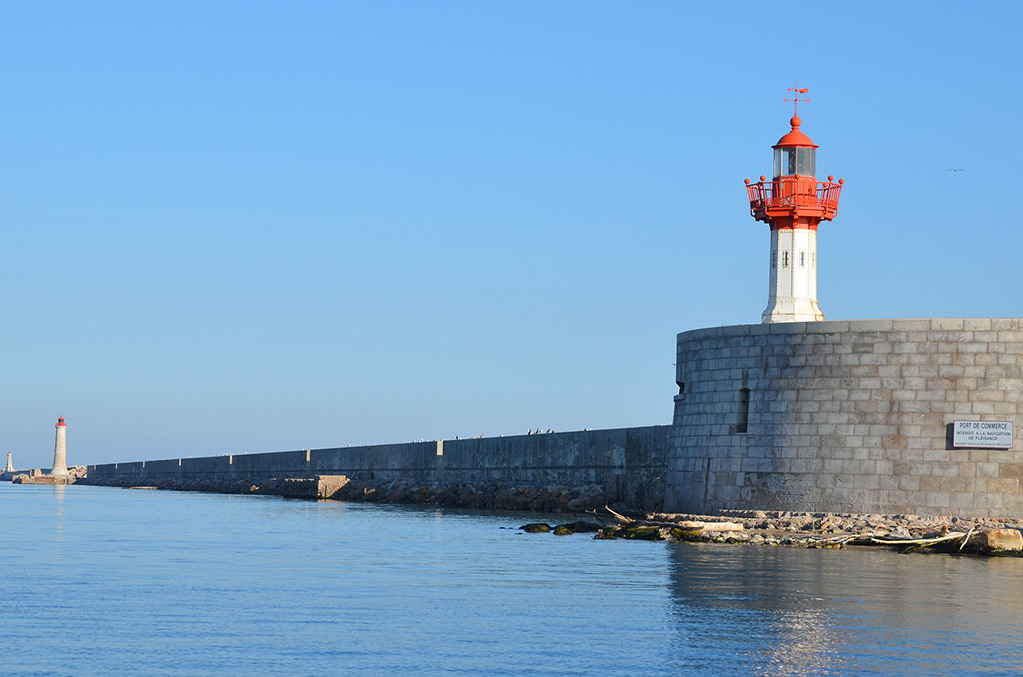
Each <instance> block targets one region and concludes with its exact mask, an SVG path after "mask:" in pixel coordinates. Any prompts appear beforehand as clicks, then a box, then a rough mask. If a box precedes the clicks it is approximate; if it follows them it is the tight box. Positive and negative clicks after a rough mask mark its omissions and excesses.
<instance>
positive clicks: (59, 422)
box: [54, 416, 66, 428]
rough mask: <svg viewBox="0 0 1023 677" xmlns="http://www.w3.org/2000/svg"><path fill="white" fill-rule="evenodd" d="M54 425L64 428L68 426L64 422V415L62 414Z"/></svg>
mask: <svg viewBox="0 0 1023 677" xmlns="http://www.w3.org/2000/svg"><path fill="white" fill-rule="evenodd" d="M54 427H55V428H64V427H66V424H65V423H64V417H63V416H61V417H60V418H58V419H57V425H55V426H54Z"/></svg>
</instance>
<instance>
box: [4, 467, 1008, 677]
mask: <svg viewBox="0 0 1023 677" xmlns="http://www.w3.org/2000/svg"><path fill="white" fill-rule="evenodd" d="M528 519H529V517H528V516H526V515H521V514H501V515H493V514H480V513H469V512H452V511H441V510H435V509H422V508H411V507H397V506H377V505H370V504H345V503H331V502H318V503H317V502H304V501H289V500H284V499H280V498H276V497H261V496H224V495H215V494H196V493H175V492H163V491H160V492H157V491H130V490H121V489H110V488H103V487H78V486H71V487H45V486H15V485H10V484H5V483H3V484H0V543H2V544H3V545H2V546H0V547H2V553H3V554H2V556H0V576H2V580H3V582H4V584H5V591H4V593H5V594H4V595H3V596H2V598H0V643H2V645H3V646H4V647H5V649H6V650H5V652H4V656H3V658H2V659H0V661H2V662H0V672H2V673H4V674H15V675H107V674H132V675H238V674H245V675H322V674H374V675H376V674H383V673H421V674H452V675H456V674H457V675H466V674H469V675H471V674H480V675H484V674H485V675H636V674H644V675H664V674H688V673H715V674H717V675H732V674H735V675H740V674H763V675H775V674H778V675H800V674H887V673H893V672H901V673H904V674H953V673H955V674H964V673H965V674H1017V673H1019V672H1020V671H1021V668H1023V646H1021V644H1023V623H1021V620H1020V618H1021V615H1023V600H1021V596H1023V560H1020V559H977V558H953V557H946V556H922V555H921V556H899V555H895V554H891V553H887V552H875V551H818V550H804V549H799V548H771V547H757V546H720V545H690V544H666V543H639V542H625V541H593V540H592V539H591V538H590V537H589V536H585V535H580V536H572V537H555V536H551V535H545V534H544V535H540V534H538V535H527V534H521V533H518V532H517V531H515V529H514V528H515V527H517V526H519V525H520V524H521V523H523V522H525V521H528ZM502 527H506V528H502Z"/></svg>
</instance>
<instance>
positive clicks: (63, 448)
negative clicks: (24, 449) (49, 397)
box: [50, 416, 68, 477]
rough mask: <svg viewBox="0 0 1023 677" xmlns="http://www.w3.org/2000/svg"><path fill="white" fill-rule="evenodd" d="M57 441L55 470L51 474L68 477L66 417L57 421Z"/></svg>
mask: <svg viewBox="0 0 1023 677" xmlns="http://www.w3.org/2000/svg"><path fill="white" fill-rule="evenodd" d="M56 428H57V441H56V442H55V443H54V445H53V470H51V471H50V474H51V475H53V476H54V477H67V475H68V472H67V425H66V424H65V423H64V417H63V416H61V417H60V418H59V419H57V425H56Z"/></svg>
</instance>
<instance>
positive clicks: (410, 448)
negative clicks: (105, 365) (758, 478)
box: [88, 426, 671, 510]
mask: <svg viewBox="0 0 1023 677" xmlns="http://www.w3.org/2000/svg"><path fill="white" fill-rule="evenodd" d="M670 430H671V427H670V426H646V427H640V428H618V429H612V430H581V431H575V432H565V433H549V434H539V435H514V436H509V437H489V438H477V439H465V440H458V439H456V440H440V441H430V442H416V443H408V444H382V445H372V446H370V445H367V446H364V447H340V448H333V449H309V450H298V451H279V452H268V453H258V454H234V455H224V456H206V457H199V458H180V459H178V458H175V459H164V460H156V461H134V462H131V463H107V464H102V465H90V466H88V476H89V479H91V480H95V481H99V482H104V481H110V482H117V483H124V484H135V485H145V484H154V485H155V484H159V483H160V482H162V481H164V480H173V481H179V482H195V481H213V482H233V481H239V480H252V481H256V482H258V481H265V480H270V479H284V478H307V477H315V476H319V475H344V476H347V477H350V478H353V479H362V480H398V479H400V480H406V481H409V482H415V483H426V484H429V483H431V482H440V481H445V482H461V483H469V484H471V483H476V482H488V481H496V482H516V483H526V484H534V485H549V484H556V485H564V486H572V487H574V486H584V485H589V484H596V485H599V486H600V487H601V488H602V489H603V493H604V495H605V496H606V497H607V499H608V501H610V502H615V503H624V504H626V505H628V506H630V507H634V508H637V509H643V510H659V509H660V508H661V507H662V505H663V502H664V478H665V475H666V471H667V464H668V440H669V433H670Z"/></svg>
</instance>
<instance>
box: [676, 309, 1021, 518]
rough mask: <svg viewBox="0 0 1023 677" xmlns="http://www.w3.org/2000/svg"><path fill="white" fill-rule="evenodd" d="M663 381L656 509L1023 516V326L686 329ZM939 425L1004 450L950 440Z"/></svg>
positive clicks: (1009, 322) (868, 323) (1009, 321)
mask: <svg viewBox="0 0 1023 677" xmlns="http://www.w3.org/2000/svg"><path fill="white" fill-rule="evenodd" d="M676 380H677V382H678V386H679V394H678V395H676V396H675V414H674V427H673V430H672V435H671V441H670V445H669V458H668V478H667V486H666V500H665V502H666V506H665V507H666V509H667V510H669V511H676V512H696V513H710V512H716V511H719V510H728V509H739V510H743V509H763V510H789V511H810V512H856V513H913V514H931V515H952V516H961V517H1014V516H1019V515H1020V514H1021V512H1023V492H1021V490H1020V478H1021V477H1023V440H1021V437H1023V428H1021V426H1023V319H1019V318H994V319H984V318H978V319H974V318H920V319H893V320H848V321H829V322H795V323H788V324H761V325H739V326H731V327H717V328H713V329H699V330H695V331H688V332H683V333H681V334H679V335H678V359H677V369H676ZM954 421H1008V422H1011V429H1012V446H1011V448H1008V449H997V448H983V447H972V448H971V447H966V446H958V447H957V446H954V445H953V434H952V429H953V422H954Z"/></svg>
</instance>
